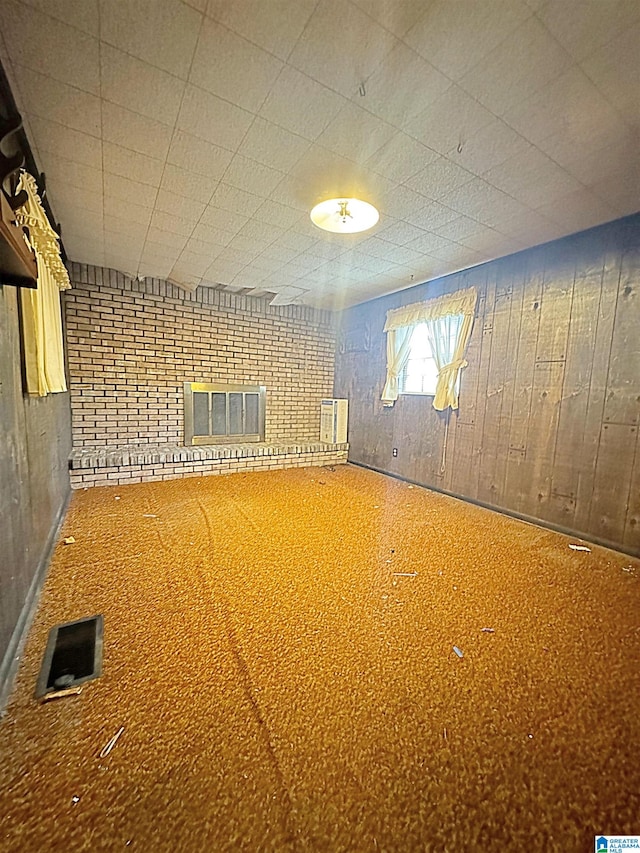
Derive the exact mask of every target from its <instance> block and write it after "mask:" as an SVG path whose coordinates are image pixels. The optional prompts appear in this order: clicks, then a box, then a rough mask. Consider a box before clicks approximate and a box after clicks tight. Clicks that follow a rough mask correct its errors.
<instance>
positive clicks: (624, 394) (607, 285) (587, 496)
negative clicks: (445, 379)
mask: <svg viewBox="0 0 640 853" xmlns="http://www.w3.org/2000/svg"><path fill="white" fill-rule="evenodd" d="M470 286H475V287H476V288H477V290H478V294H479V299H478V307H477V314H476V319H475V323H474V327H473V331H472V335H471V339H470V342H469V348H468V352H467V356H466V357H467V360H468V367H467V368H466V369H465V370H464V371H463V373H462V379H461V390H460V408H459V410H458V411H457V412H450V413H449V415H447V414H445V413H439V412H436V411H435V410H434V409H433V407H432V398H430V397H415V396H401V397H400V399H399V400H398V401H397V403H396V405H395V406H394V408H392V409H384V408H383V407H382V404H381V402H380V394H381V391H382V387H383V385H384V379H385V364H386V349H385V348H386V340H385V338H386V336H385V335H384V333H383V331H382V329H383V326H384V321H385V315H386V312H387V310H388V309H389V308H395V307H397V306H399V305H403V304H408V303H410V302H415V301H419V300H421V299H427V298H429V297H431V296H437V295H439V294H440V293H445V292H452V291H455V290H459V289H461V288H465V287H470ZM334 390H335V395H336V396H337V397H348V398H349V404H350V409H349V442H350V448H351V449H350V454H349V456H350V459H351V460H352V461H355V462H361V463H364V464H366V465H370V466H373V467H375V468H378V469H380V470H383V471H387V472H389V473H393V474H398V475H400V476H404V477H408V478H410V479H412V480H415V481H417V482H419V483H422V484H424V485H427V486H435V487H437V488H440V489H444V490H447V491H450V492H453V493H455V494H457V495H460V496H462V497H467V498H472V499H475V500H479V501H482V502H484V503H486V504H489V505H491V506H494V507H496V508H501V509H506V510H508V511H512V512H516V513H519V514H522V515H525V516H531V517H533V518H536V519H539V520H541V521H543V522H549V523H552V524H556V525H560V526H562V527H564V528H567V529H569V530H571V531H574V532H576V533H579V534H582V535H583V536H585V537H586V538H592V539H595V540H598V541H602V542H605V543H609V544H611V545H613V546H615V547H619V548H622V549H624V550H626V551H628V552H631V553H634V554H638V553H640V442H639V441H638V430H639V428H640V214H637V215H635V216H631V217H626V218H625V219H622V220H618V221H617V222H614V223H609V224H608V225H605V226H601V227H599V228H594V229H591V230H589V231H585V232H582V233H580V234H577V235H573V236H571V237H566V238H564V239H562V240H558V241H556V242H553V243H548V244H546V245H544V246H540V247H537V248H535V249H531V250H528V251H525V252H521V253H519V254H517V255H511V256H509V257H507V258H501V259H499V260H497V261H492V262H491V263H488V264H484V265H483V266H481V267H476V268H474V269H471V270H466V271H464V272H461V273H457V274H455V275H451V276H447V277H446V278H443V279H439V280H437V281H433V282H429V283H428V284H424V285H419V286H418V287H415V288H411V289H410V290H406V291H402V292H401V293H398V294H394V295H392V296H390V297H384V298H381V299H377V300H373V301H372V302H368V303H365V304H363V305H359V306H356V307H355V308H353V309H350V310H349V311H347V312H345V314H344V316H343V322H342V328H341V332H340V336H339V348H338V354H337V361H336V380H335V389H334ZM445 439H446V444H447V446H446V448H445V446H444V445H445ZM393 448H397V452H398V455H397V457H394V456H393V455H392V453H393ZM445 450H446V453H445ZM443 455H444V457H445V458H444V465H443V464H442V461H443Z"/></svg>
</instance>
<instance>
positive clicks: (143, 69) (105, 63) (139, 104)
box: [100, 42, 185, 126]
mask: <svg viewBox="0 0 640 853" xmlns="http://www.w3.org/2000/svg"><path fill="white" fill-rule="evenodd" d="M100 67H101V73H102V97H103V98H105V99H106V100H107V101H111V102H112V103H114V104H119V105H120V106H121V107H126V108H127V109H128V110H132V111H133V112H135V113H140V114H141V115H144V116H148V117H149V118H152V119H155V120H156V121H159V122H162V124H169V125H171V126H173V124H174V123H175V120H176V116H177V115H178V110H179V108H180V102H181V100H182V95H183V93H184V87H185V84H184V83H183V81H182V80H179V79H178V78H177V77H173V76H172V75H171V74H167V72H166V71H161V70H160V69H159V68H154V67H153V66H152V65H149V64H148V63H147V62H142V60H140V59H136V58H135V57H133V56H129V55H128V54H126V53H123V52H122V51H121V50H116V48H114V47H111V46H110V45H108V44H104V42H103V43H102V44H101V46H100Z"/></svg>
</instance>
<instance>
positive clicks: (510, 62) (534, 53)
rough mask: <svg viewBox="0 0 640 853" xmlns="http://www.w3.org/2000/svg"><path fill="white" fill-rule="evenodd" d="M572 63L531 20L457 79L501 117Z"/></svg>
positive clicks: (538, 24)
mask: <svg viewBox="0 0 640 853" xmlns="http://www.w3.org/2000/svg"><path fill="white" fill-rule="evenodd" d="M572 64H573V63H572V59H571V57H570V56H569V54H568V53H567V52H566V50H564V49H563V48H562V47H561V46H560V45H559V44H558V42H557V41H556V40H555V39H554V38H553V36H552V35H551V34H550V33H549V31H548V30H547V29H546V28H545V27H543V26H542V24H541V23H540V22H539V21H538V19H537V18H535V17H534V18H530V19H529V20H527V21H525V22H524V23H523V24H522V25H521V26H520V27H518V29H517V30H515V32H513V33H511V35H510V36H509V38H508V39H505V41H504V42H502V44H500V45H498V46H497V47H496V48H494V50H492V51H491V53H489V54H488V55H487V56H486V57H485V58H484V59H483V60H482V61H481V62H480V63H479V64H478V65H476V66H474V68H473V69H472V70H471V71H469V72H468V73H467V74H466V75H465V76H464V77H463V78H462V79H461V80H460V86H461V87H462V88H463V89H465V90H466V91H467V92H468V93H469V94H470V95H473V97H474V98H476V99H477V100H478V101H480V103H481V104H484V106H485V107H487V109H489V110H491V111H492V112H493V113H495V114H496V115H498V116H500V115H504V113H505V112H507V110H508V109H509V108H510V107H512V106H514V104H518V103H520V102H521V101H523V100H524V99H525V98H528V97H530V96H531V95H533V94H534V93H535V92H537V91H539V90H540V89H542V88H543V87H544V86H546V85H547V83H550V82H551V81H552V80H555V78H556V77H559V76H560V74H562V73H563V71H566V69H567V68H568V67H569V66H570V65H572Z"/></svg>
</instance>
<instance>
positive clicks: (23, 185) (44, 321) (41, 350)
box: [16, 172, 71, 397]
mask: <svg viewBox="0 0 640 853" xmlns="http://www.w3.org/2000/svg"><path fill="white" fill-rule="evenodd" d="M19 189H23V190H25V191H26V193H27V196H28V199H27V201H26V203H25V204H24V205H23V206H22V207H20V208H19V209H18V210H17V211H16V221H17V222H18V223H19V224H20V225H22V226H23V227H26V228H27V230H28V232H29V242H30V244H31V246H32V247H33V250H34V252H35V254H36V259H37V262H38V286H37V288H35V289H31V288H22V290H21V302H22V336H23V342H24V352H25V367H26V380H27V391H28V392H29V394H35V395H37V396H39V397H44V396H46V395H47V394H55V393H57V392H60V391H66V390H67V382H66V378H65V372H64V343H63V339H62V312H61V306H60V291H61V290H67V289H68V288H69V287H71V285H70V283H69V275H68V273H67V271H66V269H65V267H64V264H63V263H62V259H61V257H60V247H59V245H58V235H57V234H56V233H55V231H54V230H53V228H52V227H51V225H50V224H49V220H48V219H47V215H46V213H45V211H44V208H43V207H42V203H41V201H40V198H39V196H38V190H37V187H36V182H35V180H34V178H33V177H32V176H31V175H29V174H28V173H27V172H23V173H22V175H21V178H20V184H19Z"/></svg>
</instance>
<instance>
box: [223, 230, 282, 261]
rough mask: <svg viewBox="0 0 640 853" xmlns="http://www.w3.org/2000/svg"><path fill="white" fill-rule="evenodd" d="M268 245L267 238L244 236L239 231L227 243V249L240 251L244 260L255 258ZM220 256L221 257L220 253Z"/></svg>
mask: <svg viewBox="0 0 640 853" xmlns="http://www.w3.org/2000/svg"><path fill="white" fill-rule="evenodd" d="M269 245H270V244H269V241H268V240H256V239H254V238H252V237H244V236H243V235H242V234H241V233H238V234H236V235H235V237H234V238H233V239H232V240H231V242H230V243H229V246H228V249H229V250H230V251H234V252H241V253H242V254H243V256H244V257H245V260H247V259H248V258H255V257H256V256H257V255H259V254H260V252H261V251H262V250H263V249H266V248H267V246H269ZM220 257H223V254H222V253H221V254H220Z"/></svg>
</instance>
